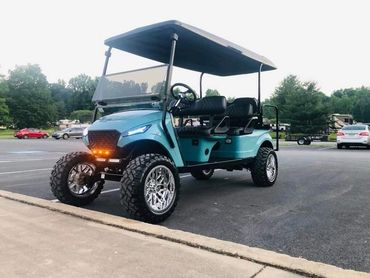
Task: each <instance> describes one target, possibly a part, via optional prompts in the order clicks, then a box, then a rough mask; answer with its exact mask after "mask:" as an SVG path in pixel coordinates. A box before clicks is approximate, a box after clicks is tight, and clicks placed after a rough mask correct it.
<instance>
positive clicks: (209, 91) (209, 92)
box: [205, 89, 220, 97]
mask: <svg viewBox="0 0 370 278" xmlns="http://www.w3.org/2000/svg"><path fill="white" fill-rule="evenodd" d="M205 95H206V96H207V97H211V96H219V95H220V93H219V92H218V91H217V90H216V89H207V91H206V94H205Z"/></svg>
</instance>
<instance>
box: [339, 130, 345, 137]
mask: <svg viewBox="0 0 370 278" xmlns="http://www.w3.org/2000/svg"><path fill="white" fill-rule="evenodd" d="M344 135H345V134H344V132H343V131H338V133H337V136H344Z"/></svg>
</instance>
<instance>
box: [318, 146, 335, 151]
mask: <svg viewBox="0 0 370 278" xmlns="http://www.w3.org/2000/svg"><path fill="white" fill-rule="evenodd" d="M329 149H335V147H325V148H320V149H318V151H324V150H329Z"/></svg>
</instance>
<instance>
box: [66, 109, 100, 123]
mask: <svg viewBox="0 0 370 278" xmlns="http://www.w3.org/2000/svg"><path fill="white" fill-rule="evenodd" d="M93 113H94V111H91V110H76V111H73V112H72V113H71V116H70V118H71V119H72V120H79V121H80V123H87V122H91V119H92V116H93Z"/></svg>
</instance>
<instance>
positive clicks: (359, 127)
mask: <svg viewBox="0 0 370 278" xmlns="http://www.w3.org/2000/svg"><path fill="white" fill-rule="evenodd" d="M365 129H366V126H365V125H348V126H345V127H343V128H342V130H365Z"/></svg>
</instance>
